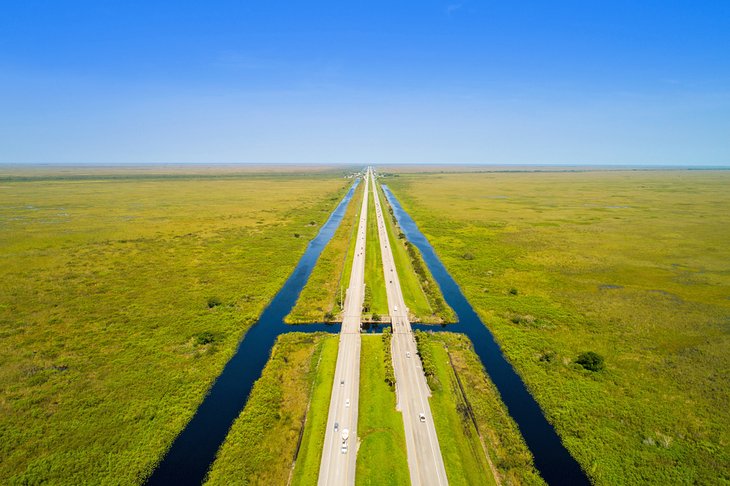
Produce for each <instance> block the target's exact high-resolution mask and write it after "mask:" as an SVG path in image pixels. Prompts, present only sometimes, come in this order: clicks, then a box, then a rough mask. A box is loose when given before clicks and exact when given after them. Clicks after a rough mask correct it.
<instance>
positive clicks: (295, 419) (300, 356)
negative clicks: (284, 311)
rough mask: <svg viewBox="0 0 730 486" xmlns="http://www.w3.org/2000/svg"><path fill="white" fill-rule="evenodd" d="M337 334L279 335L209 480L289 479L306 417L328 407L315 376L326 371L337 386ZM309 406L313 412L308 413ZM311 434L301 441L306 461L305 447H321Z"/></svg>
mask: <svg viewBox="0 0 730 486" xmlns="http://www.w3.org/2000/svg"><path fill="white" fill-rule="evenodd" d="M337 339H338V337H337V336H336V335H334V334H327V333H316V334H313V333H311V334H310V333H290V334H284V335H282V336H280V337H279V339H278V340H277V342H276V344H275V345H274V348H273V349H272V351H271V358H270V359H269V361H268V363H267V364H266V367H265V368H264V370H263V372H262V374H261V378H259V379H258V380H257V381H256V383H255V384H254V387H253V389H252V390H251V395H250V396H249V399H248V401H247V402H246V407H245V408H244V409H243V411H242V412H241V415H240V416H239V417H238V418H237V419H236V421H235V422H234V423H233V425H232V426H231V430H230V431H229V432H228V435H227V436H226V440H225V442H224V443H223V445H222V446H221V448H220V450H219V451H218V454H217V456H216V459H215V462H214V463H213V465H212V467H211V470H210V471H209V473H208V477H207V481H206V484H207V485H211V486H212V485H218V484H221V485H227V484H252V485H253V484H260V485H269V484H286V483H287V482H288V480H289V476H290V474H291V472H292V464H293V461H294V459H295V456H296V454H297V446H298V443H299V436H300V434H301V433H302V429H303V427H304V420H305V418H306V419H307V420H311V419H314V421H315V422H316V421H317V420H318V419H319V418H320V416H321V413H319V412H321V410H322V409H323V408H324V409H325V410H326V408H327V406H326V405H324V406H323V403H324V402H323V401H322V398H324V395H325V394H323V393H318V394H316V396H315V394H313V393H312V392H313V390H314V389H315V388H313V387H316V382H315V380H317V381H318V382H320V383H321V380H323V379H326V378H327V377H329V387H326V388H329V389H330V390H331V388H332V377H333V376H334V366H335V363H336V360H337ZM317 391H320V390H317ZM327 398H329V396H328V397H327ZM310 399H311V400H312V402H311V407H309V403H310ZM308 409H309V411H310V412H314V416H307V411H308ZM325 420H326V415H325ZM307 439H308V440H307V442H306V443H305V442H304V441H302V447H303V448H304V450H300V451H299V452H300V457H301V458H302V462H305V463H306V462H308V460H307V459H308V458H307V457H303V456H302V454H301V452H304V451H306V452H307V453H315V452H316V451H314V450H311V449H310V448H311V447H316V444H314V443H313V442H316V440H315V441H312V440H311V439H312V436H311V434H310V435H309V436H308V437H307ZM321 449H322V444H321V443H320V444H319V450H320V451H321ZM314 455H315V454H311V456H310V457H311V458H313V456H314ZM317 465H319V464H317ZM315 477H316V476H315ZM310 484H311V483H310Z"/></svg>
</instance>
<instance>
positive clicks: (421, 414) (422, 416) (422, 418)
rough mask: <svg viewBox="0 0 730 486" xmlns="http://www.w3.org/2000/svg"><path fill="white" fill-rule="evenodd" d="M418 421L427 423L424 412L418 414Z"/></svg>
mask: <svg viewBox="0 0 730 486" xmlns="http://www.w3.org/2000/svg"><path fill="white" fill-rule="evenodd" d="M418 420H420V421H421V422H425V421H426V414H425V413H423V412H421V413H419V414H418Z"/></svg>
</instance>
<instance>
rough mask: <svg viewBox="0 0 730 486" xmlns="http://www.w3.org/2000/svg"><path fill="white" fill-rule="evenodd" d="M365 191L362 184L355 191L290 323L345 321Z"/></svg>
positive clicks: (301, 296)
mask: <svg viewBox="0 0 730 486" xmlns="http://www.w3.org/2000/svg"><path fill="white" fill-rule="evenodd" d="M364 188H365V184H360V185H358V187H357V189H356V190H355V194H353V196H352V199H351V200H350V202H349V204H348V206H347V211H346V212H345V215H344V217H343V218H342V222H341V223H340V227H339V228H337V231H336V232H335V234H334V236H333V237H332V239H331V240H330V242H329V243H328V244H327V247H325V249H324V250H323V251H322V254H321V255H320V257H319V260H317V265H316V266H315V267H314V270H312V275H311V276H310V277H309V280H308V281H307V284H306V285H305V286H304V289H302V293H301V295H300V296H299V299H297V303H296V305H295V306H294V308H293V309H292V311H291V313H290V314H289V315H288V316H287V317H286V321H287V322H288V323H292V324H301V323H311V322H325V321H329V320H335V319H337V320H341V319H340V316H339V314H341V306H340V295H343V296H344V292H345V291H346V290H347V287H348V285H349V281H350V273H351V271H352V251H354V249H355V243H356V241H355V240H356V236H357V223H358V218H359V216H360V210H361V208H362V195H363V190H364ZM343 299H344V297H343ZM328 313H331V314H328Z"/></svg>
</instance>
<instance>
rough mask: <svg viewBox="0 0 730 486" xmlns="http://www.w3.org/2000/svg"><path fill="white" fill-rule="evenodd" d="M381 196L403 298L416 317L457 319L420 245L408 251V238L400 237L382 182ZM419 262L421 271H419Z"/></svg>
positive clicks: (437, 321) (433, 320)
mask: <svg viewBox="0 0 730 486" xmlns="http://www.w3.org/2000/svg"><path fill="white" fill-rule="evenodd" d="M378 197H379V198H380V204H381V206H382V208H383V219H384V220H385V228H386V230H387V232H388V240H389V241H390V246H391V249H392V251H393V259H394V260H395V267H396V270H397V272H398V278H399V281H400V285H401V289H402V290H403V298H404V300H405V302H406V305H407V306H408V310H409V314H410V316H411V318H412V319H413V320H414V321H420V322H424V323H429V324H440V323H443V322H454V320H455V315H454V311H453V310H451V308H450V307H449V306H448V305H447V304H446V302H445V301H444V297H443V295H441V289H439V288H438V285H437V284H436V282H435V281H434V280H433V277H432V276H431V273H430V272H429V271H428V268H427V267H426V265H425V263H423V260H422V258H421V255H420V253H419V251H418V249H417V248H415V247H412V251H413V253H412V255H411V254H409V252H408V247H407V246H406V245H410V243H408V241H407V240H406V239H405V237H403V238H399V237H398V236H399V235H400V230H399V228H397V226H396V222H395V218H394V217H393V215H392V212H391V210H390V206H389V205H388V200H387V199H386V198H385V195H384V194H383V190H382V188H381V187H380V184H378ZM415 265H419V268H420V269H421V274H418V273H417V272H416V271H415Z"/></svg>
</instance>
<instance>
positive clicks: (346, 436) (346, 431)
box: [341, 429, 350, 454]
mask: <svg viewBox="0 0 730 486" xmlns="http://www.w3.org/2000/svg"><path fill="white" fill-rule="evenodd" d="M349 438H350V430H349V429H342V448H341V451H342V453H343V454H347V439H349Z"/></svg>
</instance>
